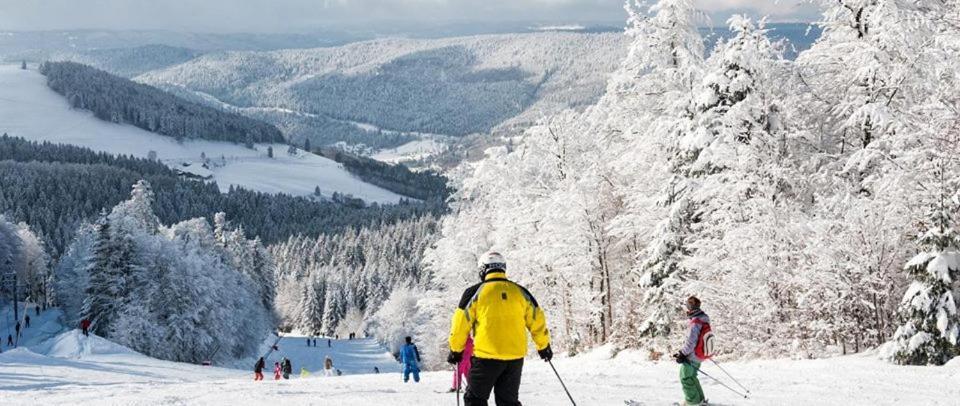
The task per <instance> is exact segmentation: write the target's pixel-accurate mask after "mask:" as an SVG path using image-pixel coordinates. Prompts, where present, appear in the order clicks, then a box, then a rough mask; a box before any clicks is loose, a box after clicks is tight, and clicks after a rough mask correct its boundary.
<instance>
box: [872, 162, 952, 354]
mask: <svg viewBox="0 0 960 406" xmlns="http://www.w3.org/2000/svg"><path fill="white" fill-rule="evenodd" d="M933 175H934V179H936V180H937V182H931V183H930V184H928V185H927V186H928V188H929V189H931V190H929V191H927V193H925V194H926V195H927V196H929V198H927V199H925V200H926V201H925V202H924V203H925V204H926V206H928V207H929V210H930V212H929V214H928V219H927V222H926V223H925V224H924V226H925V228H926V230H925V231H923V232H922V233H921V234H920V236H919V238H918V243H919V245H920V246H921V248H922V249H923V252H921V253H919V254H917V255H916V256H915V257H914V258H913V259H911V260H910V261H909V262H908V263H907V264H906V266H905V267H904V268H905V269H906V271H907V272H908V273H909V274H910V277H911V279H912V281H911V283H910V286H909V288H907V292H906V293H905V294H904V296H903V300H902V301H901V303H900V309H899V314H900V318H901V320H902V321H903V324H902V325H901V326H900V327H899V328H898V329H897V331H896V333H895V334H894V337H893V341H892V342H891V343H890V344H889V345H890V348H888V351H889V355H890V356H891V357H892V358H893V360H895V361H896V362H897V363H900V364H911V365H928V364H932V365H942V364H943V363H945V362H947V361H949V360H950V359H952V358H953V357H954V356H956V355H957V353H958V347H957V346H958V344H960V312H958V309H957V300H956V298H955V297H954V294H955V289H956V286H955V285H956V281H957V279H958V278H960V252H958V247H960V240H958V235H957V232H956V223H955V221H954V219H953V216H952V213H954V212H956V209H957V207H958V203H960V202H957V201H956V200H955V199H956V197H957V192H958V189H957V183H956V179H948V177H949V176H950V174H949V173H947V167H946V165H945V163H944V161H943V160H940V161H939V162H938V163H937V165H936V167H935V168H934V169H933Z"/></svg>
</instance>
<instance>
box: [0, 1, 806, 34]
mask: <svg viewBox="0 0 960 406" xmlns="http://www.w3.org/2000/svg"><path fill="white" fill-rule="evenodd" d="M695 1H696V2H697V3H698V5H699V6H700V7H701V8H702V9H703V10H705V11H707V12H708V13H710V15H711V16H712V18H713V25H722V24H723V23H724V20H726V17H728V16H729V15H730V14H732V13H749V14H751V15H753V16H768V17H769V19H770V21H773V22H777V21H811V20H813V19H815V18H816V17H817V12H816V10H815V9H814V8H813V7H812V6H810V5H809V4H808V3H809V0H695ZM458 21H469V22H472V23H484V22H512V21H524V22H526V21H531V22H542V23H549V24H555V23H605V24H611V25H619V24H622V23H623V21H624V11H623V1H622V0H0V31H3V30H13V31H32V30H61V29H118V30H122V29H144V30H153V29H165V30H174V31H190V32H294V31H309V30H313V29H322V28H329V27H331V26H339V27H344V26H346V27H349V26H360V27H366V28H369V27H370V26H375V25H377V24H387V22H401V23H411V22H417V23H419V22H423V23H433V24H449V23H454V22H458Z"/></svg>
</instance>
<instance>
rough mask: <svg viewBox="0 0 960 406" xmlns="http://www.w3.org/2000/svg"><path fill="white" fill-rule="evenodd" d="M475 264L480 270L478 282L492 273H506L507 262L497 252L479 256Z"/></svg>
mask: <svg viewBox="0 0 960 406" xmlns="http://www.w3.org/2000/svg"><path fill="white" fill-rule="evenodd" d="M477 262H478V264H477V265H478V266H479V268H480V280H484V279H486V278H487V275H489V274H491V273H494V272H501V273H505V272H507V260H506V258H504V257H503V255H501V254H500V253H499V252H495V251H490V252H487V253H485V254H483V255H481V256H480V259H479V261H477Z"/></svg>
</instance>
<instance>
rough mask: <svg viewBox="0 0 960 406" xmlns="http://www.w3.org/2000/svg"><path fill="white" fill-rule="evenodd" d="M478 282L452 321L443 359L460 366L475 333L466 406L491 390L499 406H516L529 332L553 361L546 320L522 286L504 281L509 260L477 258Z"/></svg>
mask: <svg viewBox="0 0 960 406" xmlns="http://www.w3.org/2000/svg"><path fill="white" fill-rule="evenodd" d="M479 267H480V279H481V282H480V283H478V284H476V285H473V286H471V287H469V288H467V290H466V291H464V292H463V296H461V298H460V304H459V306H458V307H457V310H456V311H455V312H454V314H453V320H452V321H451V325H450V340H449V344H450V355H449V356H447V362H449V363H451V364H460V363H461V362H462V361H463V351H464V349H465V348H466V344H467V337H469V336H470V331H471V330H472V331H473V332H474V336H473V340H474V343H473V344H474V347H473V351H474V353H473V356H474V357H473V362H472V365H471V366H470V377H469V378H470V379H469V380H470V386H468V387H467V391H466V394H465V395H464V396H463V400H464V404H465V405H466V406H480V405H486V404H487V399H489V398H490V391H491V390H492V391H494V393H495V398H496V402H497V405H498V406H508V405H519V404H520V400H519V391H520V377H521V375H522V374H523V358H524V357H525V356H526V355H527V331H529V332H530V337H531V338H532V339H533V342H534V344H536V349H537V353H538V354H539V355H540V358H541V359H543V360H544V361H547V362H549V361H550V360H551V359H553V350H552V349H550V333H549V332H548V331H547V318H546V316H545V315H544V312H543V309H541V308H540V305H539V304H537V301H536V299H534V298H533V295H531V294H530V291H528V290H527V289H526V288H524V287H523V286H520V285H518V284H516V283H514V282H511V281H510V280H509V279H507V261H506V260H505V259H504V258H503V255H500V254H499V253H496V252H488V253H486V254H484V255H483V256H482V257H480V261H479Z"/></svg>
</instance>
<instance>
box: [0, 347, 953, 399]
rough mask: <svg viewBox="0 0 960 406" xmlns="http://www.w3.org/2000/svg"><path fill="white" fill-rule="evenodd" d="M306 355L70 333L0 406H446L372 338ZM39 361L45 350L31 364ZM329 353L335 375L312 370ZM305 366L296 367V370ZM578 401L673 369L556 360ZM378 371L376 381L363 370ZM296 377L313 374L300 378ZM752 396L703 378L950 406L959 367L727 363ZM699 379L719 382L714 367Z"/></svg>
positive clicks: (10, 364)
mask: <svg viewBox="0 0 960 406" xmlns="http://www.w3.org/2000/svg"><path fill="white" fill-rule="evenodd" d="M317 344H318V347H317V348H313V347H309V348H308V347H306V342H305V340H304V339H303V338H302V337H288V338H284V339H283V340H282V341H281V342H280V346H279V347H280V353H274V354H271V355H270V357H269V361H268V368H267V369H268V371H265V375H266V380H264V381H262V382H254V381H253V380H252V377H253V374H252V372H250V371H243V370H236V369H224V368H216V367H203V366H197V365H189V364H182V363H175V362H167V361H159V360H155V359H152V358H148V357H145V356H143V355H140V354H137V353H134V352H132V351H130V350H128V349H126V348H123V347H121V346H118V345H116V344H113V343H110V342H109V341H106V340H103V339H101V338H99V337H94V336H91V337H90V338H85V337H83V336H82V335H80V334H79V332H78V331H77V330H71V331H67V332H64V333H61V334H60V335H58V336H56V337H55V338H53V339H52V340H50V342H49V343H48V344H43V345H34V346H33V347H30V348H31V349H32V350H33V351H31V349H27V348H18V349H14V350H9V349H7V348H6V347H4V350H5V351H4V353H3V354H0V399H2V400H3V401H2V404H3V405H24V406H26V405H38V404H43V405H77V404H90V405H94V404H95V405H257V404H273V403H277V402H279V403H280V404H283V405H319V404H323V405H357V406H360V405H373V404H377V405H417V406H426V405H444V404H451V405H452V404H454V402H455V400H454V395H453V394H452V393H446V392H445V390H446V389H447V388H449V387H450V381H451V372H449V371H440V372H429V373H425V374H423V377H422V381H421V382H420V383H419V384H414V383H408V384H404V383H403V382H402V380H401V378H400V374H399V372H398V371H399V365H397V364H396V363H395V362H394V361H393V360H392V358H391V357H390V355H389V354H386V353H384V352H383V351H382V350H380V349H378V347H376V345H375V344H374V343H373V341H372V340H354V341H347V340H340V341H334V342H333V347H332V348H330V349H328V348H327V347H326V340H325V339H318V340H317ZM37 351H47V354H46V355H41V354H39V353H38V352H37ZM327 354H330V355H331V356H332V357H333V358H334V363H335V365H336V366H337V368H340V369H341V370H343V371H344V375H343V376H339V377H324V376H322V374H321V373H319V372H318V369H319V365H321V363H322V359H323V357H324V356H326V355H327ZM281 356H289V357H290V358H291V359H292V360H293V367H294V377H293V378H292V379H291V380H288V381H285V380H280V381H274V380H273V379H272V365H273V361H274V360H279V359H280V357H281ZM301 360H305V361H301ZM554 363H555V365H556V367H557V369H558V370H559V371H560V373H561V374H562V376H563V378H564V380H565V381H566V383H567V386H568V387H569V389H570V391H571V392H572V393H573V395H574V397H575V400H577V403H578V404H579V405H582V406H606V405H610V406H613V405H617V406H620V405H623V404H624V400H627V399H632V400H636V401H637V402H638V403H639V404H642V405H670V404H672V403H673V402H676V401H679V400H680V399H681V395H680V386H679V383H678V382H677V367H676V364H673V363H651V362H648V361H644V360H643V359H642V356H641V355H640V354H639V353H628V354H621V355H620V356H618V357H616V358H613V359H609V357H608V356H606V355H604V351H603V350H602V349H601V350H597V351H594V352H593V353H589V354H586V355H582V356H579V357H575V358H566V359H558V360H556V361H555V362H554ZM373 366H378V367H379V368H380V369H381V371H382V373H381V374H372V373H365V374H360V372H363V371H369V372H372V369H373ZM301 367H306V368H307V369H308V370H310V371H311V372H312V373H311V375H310V376H308V377H306V378H300V377H299V371H300V368H301ZM726 367H727V369H728V370H729V371H730V372H732V373H734V374H735V375H737V376H738V377H739V378H740V379H741V382H743V383H744V384H745V385H746V386H748V387H749V388H751V389H752V391H753V395H752V396H751V398H750V399H743V398H740V397H738V396H736V395H734V394H732V393H730V392H728V391H727V390H725V389H723V388H722V387H720V386H718V385H716V384H714V383H711V382H710V381H709V379H706V378H702V379H703V382H704V390H705V391H706V393H707V396H708V398H709V399H710V401H711V404H715V405H956V404H958V403H957V399H958V398H960V386H958V385H957V382H958V380H960V361H956V360H955V361H954V362H953V363H951V364H949V365H947V366H945V367H900V366H894V365H890V364H887V363H884V362H881V361H879V360H876V359H874V358H873V357H871V356H849V357H842V358H834V359H827V360H805V361H793V360H777V361H752V362H735V363H730V364H727V365H726ZM704 370H705V371H708V373H710V374H714V375H715V376H718V377H719V376H721V374H720V371H718V370H716V368H715V367H713V366H710V365H708V366H705V367H704ZM523 379H524V384H523V386H522V388H521V400H523V401H524V402H525V404H528V405H534V406H541V405H558V406H559V405H568V404H570V403H569V401H568V400H567V399H566V397H565V395H564V393H563V391H562V389H561V387H560V385H559V383H558V382H557V380H556V378H555V377H554V376H553V373H552V372H551V371H550V369H549V367H548V366H547V365H546V364H544V363H543V362H541V361H538V360H528V361H527V364H526V365H525V373H524V378H523Z"/></svg>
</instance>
